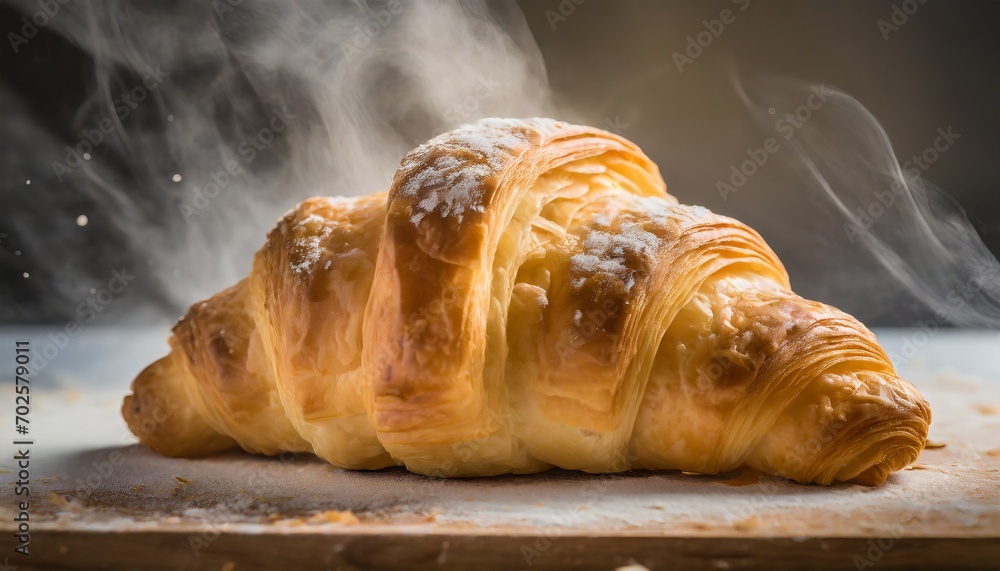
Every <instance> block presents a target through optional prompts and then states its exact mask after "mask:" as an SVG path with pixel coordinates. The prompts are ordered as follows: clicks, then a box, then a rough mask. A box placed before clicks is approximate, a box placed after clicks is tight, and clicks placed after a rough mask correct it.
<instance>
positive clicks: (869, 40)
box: [0, 0, 1000, 326]
mask: <svg viewBox="0 0 1000 571" xmlns="http://www.w3.org/2000/svg"><path fill="white" fill-rule="evenodd" d="M519 5H520V7H521V9H522V10H523V12H524V16H525V19H526V20H527V23H528V26H529V27H530V29H531V32H532V34H533V35H534V37H535V40H536V41H537V44H538V46H539V48H540V50H541V52H542V55H543V56H544V59H545V62H546V66H547V70H548V76H549V80H550V83H551V86H552V89H553V92H554V97H555V99H556V102H557V103H559V104H564V105H566V106H567V107H572V108H573V109H574V113H575V114H576V115H578V116H581V117H585V118H587V119H588V120H589V121H590V122H591V123H592V124H594V125H595V126H597V127H602V128H614V129H617V130H619V131H620V132H621V134H622V135H623V136H625V137H627V138H629V139H632V140H633V141H635V142H636V143H638V144H639V145H640V146H641V147H642V148H643V149H644V150H645V151H646V153H647V154H648V155H650V156H651V157H652V158H653V159H654V160H655V161H656V162H657V163H658V164H659V165H660V167H661V170H662V171H663V174H664V178H665V179H666V180H667V184H668V187H669V189H670V191H671V192H672V193H673V194H674V195H676V196H677V197H678V198H680V199H681V201H682V202H686V203H695V204H701V205H704V206H706V207H708V208H709V209H711V210H713V211H717V212H720V213H724V214H727V215H731V216H734V217H736V218H739V219H741V220H743V221H744V222H746V223H748V224H750V225H751V226H753V227H754V228H756V229H757V230H758V231H759V232H760V233H761V234H762V235H763V236H764V237H765V239H767V240H768V242H769V243H770V244H771V246H772V247H773V248H774V249H775V250H776V251H777V253H778V254H779V256H781V258H782V260H783V261H784V262H785V264H786V267H787V268H788V270H789V273H790V274H791V276H792V283H793V286H794V287H795V289H796V291H797V292H799V293H800V294H802V295H804V296H806V297H810V298H813V299H819V300H822V301H825V302H828V303H832V304H834V305H837V306H839V307H841V308H843V309H845V310H847V311H849V312H852V313H854V314H856V315H857V316H858V317H859V318H861V319H862V320H864V321H866V322H867V323H868V324H869V325H875V326H879V325H912V324H914V323H916V322H917V321H919V320H920V319H921V318H923V317H926V315H927V314H928V311H927V310H926V309H925V308H924V307H923V306H922V305H921V304H919V303H917V302H916V301H915V300H914V298H913V297H912V296H910V295H908V293H907V292H906V291H905V290H904V289H902V288H901V287H900V286H899V285H898V284H897V283H895V282H894V281H893V279H892V278H891V277H890V276H889V275H888V273H885V272H882V271H880V270H879V268H878V267H877V265H876V264H873V263H871V260H867V261H866V260H865V259H864V258H865V256H864V254H860V253H858V254H855V253H853V252H846V253H843V255H839V256H836V257H831V256H830V255H829V251H830V248H835V247H837V244H836V243H835V242H836V241H837V240H836V239H829V240H827V239H825V238H823V237H821V236H817V225H816V224H815V223H814V222H813V221H812V220H811V217H812V214H811V213H810V212H811V211H810V210H808V209H807V208H806V207H805V206H802V204H803V203H802V202H801V201H797V200H795V199H794V197H795V196H798V195H800V194H802V193H803V192H804V189H803V186H796V184H795V183H790V182H789V180H790V179H788V178H787V177H780V176H778V175H777V174H776V173H768V172H765V171H764V170H762V172H761V174H760V175H759V176H756V177H754V178H752V179H751V180H750V181H749V182H748V184H747V186H746V187H745V188H744V189H741V191H740V192H739V193H738V194H737V195H735V196H733V197H732V198H731V199H730V200H728V201H725V202H723V201H722V199H721V197H720V195H719V193H718V192H717V191H716V188H715V184H716V181H717V180H719V179H720V178H724V177H726V176H727V173H728V169H729V166H730V165H731V164H733V163H734V162H738V161H739V160H741V159H742V158H743V155H744V153H745V150H746V149H747V148H748V147H750V146H752V145H754V144H757V143H758V142H759V141H760V138H761V136H760V131H759V130H758V128H757V127H756V126H755V123H754V119H753V117H751V116H750V114H749V113H748V111H747V109H746V108H745V106H744V105H743V104H742V103H741V102H740V100H739V98H738V97H737V96H736V94H735V92H734V90H733V88H732V83H731V77H732V73H733V71H734V70H735V71H737V72H739V73H740V74H742V75H750V76H752V75H755V74H756V75H759V74H768V75H774V76H779V77H787V78H790V79H794V80H797V81H803V82H807V83H825V84H829V85H835V86H837V87H838V88H840V89H843V90H844V91H846V92H848V93H850V94H852V95H853V96H854V97H856V98H857V99H858V100H859V101H860V102H862V103H863V104H864V105H865V106H866V107H867V108H868V109H869V110H871V112H872V113H873V114H874V115H875V116H876V117H877V118H878V119H879V121H880V122H881V123H882V125H883V126H884V127H885V129H886V131H887V132H888V135H889V137H890V138H891V140H892V142H893V144H894V147H895V149H896V151H897V156H898V157H899V158H900V159H901V160H905V159H906V158H907V157H909V156H911V155H913V154H916V153H919V152H921V151H922V150H923V149H924V148H926V147H928V146H929V145H931V144H932V143H933V141H934V138H935V137H936V131H937V129H938V128H947V127H949V126H951V127H952V128H953V129H954V131H955V132H957V133H960V134H961V139H960V140H959V141H958V142H957V143H956V144H955V145H954V147H953V148H952V149H950V150H949V151H948V152H946V153H944V154H943V155H942V156H941V158H940V159H939V160H938V161H937V162H936V163H935V164H934V165H933V166H932V168H930V169H929V170H928V171H927V172H926V173H924V176H925V177H926V178H927V180H929V181H932V182H933V183H935V184H936V185H938V186H940V187H942V188H943V189H945V190H946V191H947V192H948V193H949V194H951V195H952V196H953V197H954V198H955V199H956V200H957V201H958V203H959V204H960V205H961V206H962V207H963V208H964V209H965V210H966V211H967V213H968V215H969V218H970V220H971V222H972V224H973V225H974V227H975V229H976V231H977V232H978V233H979V235H980V236H981V238H982V239H983V241H984V242H985V243H986V245H987V246H988V247H989V248H990V249H991V250H992V251H993V252H994V254H996V253H998V252H1000V198H998V194H997V189H998V188H1000V129H998V126H1000V2H997V1H995V0H982V1H972V0H966V1H944V0H927V1H926V3H924V4H919V7H918V8H917V10H916V11H915V12H914V13H913V14H912V15H909V16H908V19H907V21H906V22H905V24H903V25H902V26H900V28H899V29H898V30H897V31H893V32H891V34H890V35H889V38H888V39H885V38H884V37H883V33H882V32H881V31H880V29H879V27H878V21H879V20H889V19H890V18H891V16H892V13H893V9H894V6H903V5H904V2H901V1H896V2H893V1H889V0H851V1H847V0H838V1H830V0H822V1H769V2H768V1H764V0H751V1H750V4H749V6H748V7H747V9H746V10H744V11H741V12H738V13H737V18H736V21H735V22H733V23H732V24H729V25H727V26H726V31H725V33H723V34H722V35H721V36H719V37H718V38H716V39H715V40H714V41H713V43H712V45H711V46H710V47H709V48H707V49H705V51H704V53H703V54H701V55H700V56H699V57H698V58H697V60H696V61H694V62H693V63H692V64H691V65H689V66H687V67H686V68H685V69H684V71H683V73H680V72H678V70H677V68H676V66H675V64H674V61H673V59H672V54H673V53H674V52H678V51H682V50H684V48H685V43H686V38H687V37H688V36H691V35H694V34H697V33H698V32H700V31H702V30H703V29H704V27H703V24H702V21H703V20H706V19H714V18H718V15H719V13H720V11H721V10H723V9H725V8H729V9H734V8H738V6H737V5H735V4H734V3H733V2H730V1H729V0H725V1H704V0H697V1H694V0H691V1H674V2H652V1H650V2H625V1H620V2H614V1H604V0H586V1H585V2H583V3H582V4H579V5H577V4H575V3H573V2H571V1H570V0H562V1H559V0H540V1H528V0H524V1H521V2H519ZM910 5H911V6H917V5H918V4H916V3H910ZM554 14H560V16H555V15H554ZM21 15H22V13H21V12H20V11H18V10H17V9H14V8H12V7H10V6H8V5H6V4H5V3H4V2H0V32H2V36H3V37H4V38H6V36H7V33H8V32H9V31H11V30H16V29H17V28H18V27H19V26H20V17H21ZM563 18H565V19H563ZM92 75H93V69H92V66H91V64H90V62H89V60H88V56H87V55H86V54H85V53H84V52H83V51H82V50H80V49H78V48H77V47H75V46H74V45H72V44H71V43H69V42H67V41H65V40H64V39H62V38H61V37H60V36H58V35H57V34H55V33H54V32H51V31H49V30H47V29H42V30H41V31H40V33H39V35H38V37H36V38H34V39H32V41H31V42H30V43H29V44H28V45H26V46H24V47H23V49H22V51H21V53H19V54H17V55H14V54H13V53H12V51H11V49H10V46H9V43H8V42H7V41H6V40H4V41H3V42H0V86H2V89H0V322H6V323H36V322H52V323H58V322H63V321H66V320H67V319H71V318H72V317H73V313H72V311H73V307H74V306H75V305H76V304H75V302H72V301H69V302H67V301H65V300H62V299H61V295H60V292H61V291H62V290H63V289H65V288H64V286H65V284H63V283H60V282H61V281H66V280H87V279H91V278H92V279H93V280H94V281H95V283H98V282H100V281H106V280H107V271H106V268H108V267H117V266H118V265H119V264H123V265H124V264H132V263H136V260H134V259H132V258H133V257H134V249H133V248H131V247H130V244H129V241H130V240H134V239H135V238H134V236H133V237H130V236H125V235H122V234H120V233H118V232H116V231H115V230H114V227H113V226H112V225H110V224H107V223H106V221H104V220H102V218H101V213H100V212H99V211H94V210H93V209H89V210H88V209H87V206H88V204H87V202H86V197H84V196H82V195H81V194H80V193H78V192H76V190H75V189H74V187H73V186H72V184H61V183H59V182H58V181H56V180H55V178H54V176H53V175H52V173H51V171H49V170H45V169H42V170H38V169H35V167H34V166H32V165H33V162H32V161H31V160H30V159H31V157H29V156H26V154H25V153H26V152H29V151H28V150H27V149H30V148H31V141H29V140H27V139H26V138H28V137H31V136H34V135H31V134H27V133H26V132H25V131H24V121H23V119H24V118H25V117H26V116H30V117H31V119H32V122H33V123H34V124H39V125H42V126H43V127H44V129H45V130H46V135H47V136H51V137H54V138H55V139H57V140H61V141H65V143H66V144H69V143H72V142H74V141H76V140H77V139H78V135H77V134H76V132H77V130H76V129H74V128H73V127H74V125H77V124H78V123H79V117H78V109H79V107H80V105H81V102H82V101H83V100H84V98H85V96H86V93H87V89H88V85H89V78H90V77H91V76H92ZM5 94H16V95H17V101H18V104H17V105H15V104H14V103H13V99H12V98H11V97H9V96H8V97H6V100H5ZM107 160H110V161H112V163H113V157H112V158H109V159H107ZM112 166H113V165H112ZM33 169H34V170H33ZM125 175H126V176H127V173H125ZM29 178H30V179H31V181H32V184H31V185H30V186H26V185H25V180H26V179H29ZM43 189H44V190H46V191H47V192H45V193H44V201H45V204H44V209H43V211H47V212H49V213H51V214H52V216H51V217H49V216H40V215H39V214H38V212H39V210H38V209H37V208H34V209H26V208H21V207H22V206H23V205H25V204H26V203H27V202H28V201H32V200H37V197H39V196H43V194H35V193H40V192H41V191H42V190H43ZM133 192H136V193H141V192H143V189H140V188H135V189H133ZM33 197H35V198H33ZM786 198H787V199H786ZM36 206H37V205H36ZM289 206H291V205H289ZM77 211H87V212H88V213H89V214H88V215H89V217H90V221H89V224H88V225H87V226H85V227H83V228H80V227H77V226H76V225H75V224H74V223H73V221H74V220H75V218H76V212H77ZM67 213H69V214H67ZM26 216H31V217H32V218H31V219H30V220H25V219H24V217H26ZM14 218H20V220H19V223H18V224H20V225H23V224H27V225H29V226H32V227H34V228H35V230H36V231H41V232H51V233H57V234H60V235H64V236H65V240H64V242H65V243H66V244H67V245H68V246H69V247H68V248H67V249H65V250H61V251H58V252H53V251H45V250H44V249H40V248H39V247H37V245H33V244H32V243H31V240H30V238H29V237H27V236H22V235H20V234H19V233H17V232H16V231H13V230H11V229H12V228H15V227H17V226H18V224H14V223H13V219H14ZM153 226H155V225H153ZM150 231H151V233H152V234H151V235H152V236H154V238H151V239H155V231H156V228H155V227H153V228H150ZM261 240H263V236H261ZM831 243H833V246H831ZM821 246H822V247H821ZM16 252H20V254H19V255H18V254H16ZM70 258H71V259H70ZM70 266H71V267H72V268H73V271H72V272H70V271H69V270H68V269H66V268H69V267H70ZM81 268H82V270H81ZM87 268H101V269H99V270H98V269H94V271H93V275H92V276H88V275H87ZM24 272H28V273H29V276H30V277H29V278H27V279H26V278H24V277H23V273H24ZM125 300H126V301H125V302H121V303H116V304H115V306H116V311H118V312H119V313H125V314H127V313H128V312H130V311H132V310H133V309H135V308H137V307H140V306H150V305H152V306H158V307H160V309H162V310H163V311H164V312H166V313H167V314H171V312H173V313H174V314H176V313H177V312H179V311H181V310H182V309H183V308H180V307H174V306H173V305H172V304H171V303H168V302H166V301H164V300H163V298H162V296H160V295H158V286H157V284H156V283H140V284H138V285H136V286H135V287H132V288H130V289H129V290H128V291H127V292H126V295H125ZM190 301H191V302H193V301H195V300H193V299H192V300H190Z"/></svg>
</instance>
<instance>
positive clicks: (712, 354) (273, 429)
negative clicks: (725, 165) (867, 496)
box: [122, 119, 931, 485]
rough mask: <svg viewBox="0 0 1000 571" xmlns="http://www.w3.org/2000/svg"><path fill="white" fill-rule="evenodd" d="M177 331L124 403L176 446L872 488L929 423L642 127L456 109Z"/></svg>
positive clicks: (171, 452) (849, 328)
mask: <svg viewBox="0 0 1000 571" xmlns="http://www.w3.org/2000/svg"><path fill="white" fill-rule="evenodd" d="M170 346H171V351H170V353H169V354H168V355H167V356H166V357H164V358H162V359H160V360H159V361H156V362H155V363H153V364H152V365H150V366H149V367H147V368H146V369H145V370H144V371H142V373H140V374H139V376H138V378H136V379H135V381H134V382H133V385H132V394H131V395H129V396H127V397H126V398H125V401H124V403H123V406H122V414H123V415H124V417H125V420H126V421H127V423H128V426H129V428H130V429H131V431H132V432H133V433H134V434H135V435H136V436H137V437H138V438H139V440H140V441H141V442H142V443H143V444H145V445H147V446H149V447H151V448H153V449H154V450H156V451H158V452H160V453H162V454H165V455H168V456H182V457H196V456H201V455H206V454H211V453H214V452H218V451H222V450H225V449H230V448H236V447H240V448H243V449H244V450H247V451H250V452H255V453H263V454H277V453H280V452H282V451H290V452H309V453H314V454H316V455H317V456H319V457H320V458H323V459H324V460H326V461H328V462H330V463H332V464H335V465H337V466H340V467H343V468H348V469H377V468H383V467H387V466H395V465H403V466H406V468H408V469H409V470H411V471H413V472H417V473H420V474H426V475H432V476H442V477H457V476H488V475H495V474H503V473H529V472H538V471H542V470H546V469H548V468H551V467H560V468H565V469H572V470H583V471H587V472H618V471H623V470H629V469H653V470H684V471H689V472H698V473H705V474H717V473H723V472H727V471H731V470H734V469H736V468H739V467H741V466H747V467H750V468H753V469H756V470H759V471H762V472H764V473H767V474H773V475H780V476H783V477H786V478H790V479H792V480H796V481H799V482H803V483H817V484H831V483H836V482H854V483H861V484H868V485H875V484H879V483H882V482H883V481H885V480H886V478H887V476H888V475H889V473H891V472H893V471H895V470H899V469H901V468H903V467H904V466H906V465H907V464H909V463H911V462H913V461H914V460H915V459H916V458H917V455H918V454H919V453H920V450H921V449H922V448H923V446H924V444H925V442H926V436H927V430H928V424H929V423H930V420H931V414H930V408H929V406H928V404H927V402H926V401H925V400H924V398H923V397H922V396H921V395H920V393H919V392H918V391H917V390H916V389H915V388H914V387H913V386H912V385H910V384H909V383H908V382H906V381H905V380H903V379H900V378H899V377H897V376H896V373H895V371H894V369H893V366H892V364H891V363H890V361H889V359H888V358H887V356H886V354H885V352H884V351H883V350H882V349H881V348H880V347H879V345H878V344H877V342H876V340H875V337H874V335H873V334H872V333H871V332H870V331H868V329H866V328H865V327H864V326H863V325H862V324H861V323H860V322H858V321H857V320H855V319H854V318H852V317H850V316H849V315H846V314H844V313H842V312H840V311H839V310H837V309H834V308H832V307H830V306H827V305H824V304H822V303H818V302H814V301H808V300H805V299H803V298H801V297H798V296H797V295H795V294H794V293H792V292H791V291H790V286H789V283H788V275H787V274H786V272H785V269H784V268H783V267H782V265H781V262H780V261H779V260H778V258H777V257H776V256H775V254H774V252H772V251H771V250H770V249H769V248H768V246H767V245H766V244H765V243H764V241H763V239H762V238H761V237H760V236H759V235H758V234H757V233H756V232H754V231H753V230H752V229H750V228H749V227H747V226H745V225H743V224H741V223H739V222H737V221H735V220H732V219H730V218H726V217H724V216H719V215H716V214H713V213H711V212H709V211H708V210H706V209H705V208H702V207H698V206H684V205H680V204H678V202H677V200H676V199H675V198H674V197H673V196H671V195H669V194H667V192H666V186H665V184H664V182H663V179H662V178H661V176H660V174H659V170H658V169H657V167H656V165H655V164H653V163H652V162H651V161H650V159H649V158H647V157H646V156H645V155H644V154H643V153H642V152H641V151H640V150H639V149H638V148H637V147H636V146H635V145H634V144H633V143H631V142H629V141H627V140H625V139H623V138H621V137H618V136H616V135H613V134H611V133H607V132H604V131H600V130H597V129H592V128H589V127H579V126H574V125H569V124H566V123H562V122H559V121H553V120H550V119H530V120H500V119H488V120H483V121H480V122H478V123H475V124H471V125H466V126H463V127H460V128H458V129H457V130H454V131H451V132H449V133H445V134H443V135H440V136H438V137H436V138H434V139H432V140H431V141H429V142H428V143H426V144H424V145H421V146H420V147H417V148H416V149H414V150H412V151H411V152H410V153H409V154H407V155H406V157H405V158H404V159H403V160H402V162H401V164H400V166H399V169H398V170H397V171H396V174H395V177H394V179H393V182H392V185H391V188H390V190H389V191H388V193H380V194H375V195H371V196H364V197H360V198H354V199H343V198H311V199H309V200H306V201H304V202H302V203H301V204H299V205H298V206H296V207H295V208H294V209H293V210H291V211H289V212H288V213H286V214H285V215H284V216H283V217H282V218H281V219H279V221H278V222H277V226H276V227H275V228H274V229H273V230H272V231H271V232H270V233H269V234H268V236H267V240H266V243H265V244H264V246H263V248H262V249H261V250H260V251H259V252H258V253H257V255H256V257H255V259H254V263H253V269H252V271H251V272H250V275H249V277H247V278H246V279H244V280H243V281H241V282H239V283H238V284H236V285H235V286H233V287H231V288H229V289H227V290H225V291H223V292H221V293H219V294H217V295H215V296H214V297H212V298H211V299H209V300H207V301H204V302H201V303H197V304H195V305H193V306H192V307H191V308H190V309H189V310H188V312H187V314H186V315H185V316H183V317H181V318H180V320H179V321H178V322H177V324H176V325H175V326H174V328H173V335H172V337H171V339H170Z"/></svg>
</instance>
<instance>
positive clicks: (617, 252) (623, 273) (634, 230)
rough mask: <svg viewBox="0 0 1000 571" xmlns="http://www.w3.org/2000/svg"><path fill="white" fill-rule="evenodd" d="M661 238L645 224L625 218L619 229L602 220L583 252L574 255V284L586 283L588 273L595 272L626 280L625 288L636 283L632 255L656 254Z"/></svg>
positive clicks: (571, 266) (572, 259)
mask: <svg viewBox="0 0 1000 571" xmlns="http://www.w3.org/2000/svg"><path fill="white" fill-rule="evenodd" d="M659 245H660V239H659V238H658V237H657V236H656V234H653V233H652V232H649V231H648V230H646V229H645V228H644V227H643V226H642V224H639V223H636V222H635V221H632V220H624V221H623V222H622V223H621V225H620V227H619V229H618V231H613V230H609V228H608V226H606V225H602V224H598V226H597V227H596V228H592V229H590V230H589V231H588V232H587V236H586V237H585V238H584V239H583V252H581V253H578V254H575V255H573V257H571V258H570V270H571V272H572V274H573V275H574V276H576V277H575V278H573V280H572V284H573V287H576V288H579V287H582V286H583V284H584V283H585V282H586V280H587V277H588V276H591V275H594V274H605V275H610V276H613V277H615V278H617V279H619V280H621V281H622V283H624V284H625V291H631V290H632V287H633V286H634V285H635V274H636V268H635V267H634V263H635V262H632V264H633V265H630V262H629V259H630V258H631V259H632V260H635V259H636V258H641V257H649V256H652V255H653V254H654V253H655V252H656V250H657V249H658V248H659Z"/></svg>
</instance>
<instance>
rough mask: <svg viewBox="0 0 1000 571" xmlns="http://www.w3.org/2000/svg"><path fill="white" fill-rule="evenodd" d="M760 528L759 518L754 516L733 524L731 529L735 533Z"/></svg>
mask: <svg viewBox="0 0 1000 571" xmlns="http://www.w3.org/2000/svg"><path fill="white" fill-rule="evenodd" d="M759 526H760V518H759V517H757V514H754V515H752V516H750V517H748V518H746V519H741V520H739V521H734V522H733V529H735V530H736V531H750V530H751V529H755V528H757V527H759Z"/></svg>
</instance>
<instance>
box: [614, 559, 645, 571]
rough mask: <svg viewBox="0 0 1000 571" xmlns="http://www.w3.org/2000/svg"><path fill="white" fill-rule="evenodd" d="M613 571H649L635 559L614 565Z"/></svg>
mask: <svg viewBox="0 0 1000 571" xmlns="http://www.w3.org/2000/svg"><path fill="white" fill-rule="evenodd" d="M615 571H649V567H646V566H645V565H640V564H638V563H636V562H635V561H629V563H628V565H623V566H621V567H616V568H615Z"/></svg>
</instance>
